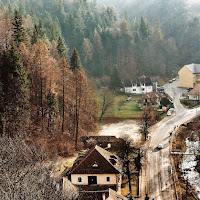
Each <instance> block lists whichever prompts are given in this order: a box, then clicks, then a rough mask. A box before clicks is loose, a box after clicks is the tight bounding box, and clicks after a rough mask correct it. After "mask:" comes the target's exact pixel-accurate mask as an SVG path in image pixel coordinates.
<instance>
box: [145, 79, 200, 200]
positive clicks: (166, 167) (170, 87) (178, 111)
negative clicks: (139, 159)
mask: <svg viewBox="0 0 200 200" xmlns="http://www.w3.org/2000/svg"><path fill="white" fill-rule="evenodd" d="M164 88H165V92H166V93H168V95H170V96H171V98H172V99H173V101H174V107H175V113H173V115H172V116H168V118H169V119H168V120H167V121H166V119H165V120H164V121H163V122H162V121H161V122H160V123H159V127H158V128H157V129H156V130H154V131H153V133H151V141H150V145H149V150H148V152H147V156H148V162H147V172H146V174H147V193H148V195H149V197H150V199H154V200H174V199H176V196H175V190H174V184H173V180H172V173H171V163H170V155H169V147H170V143H169V140H171V137H170V135H169V133H170V132H172V131H173V133H174V132H175V131H176V129H177V128H175V126H180V125H181V124H183V123H184V122H186V121H188V120H190V119H192V118H193V117H195V115H196V114H198V112H200V110H199V109H192V110H187V109H185V108H184V107H183V106H182V105H181V104H180V101H179V98H180V96H181V95H182V93H184V92H185V91H186V90H182V89H181V88H178V80H176V81H174V82H173V83H167V84H166V85H165V87H164ZM158 144H162V145H163V149H160V150H159V149H157V145H158Z"/></svg>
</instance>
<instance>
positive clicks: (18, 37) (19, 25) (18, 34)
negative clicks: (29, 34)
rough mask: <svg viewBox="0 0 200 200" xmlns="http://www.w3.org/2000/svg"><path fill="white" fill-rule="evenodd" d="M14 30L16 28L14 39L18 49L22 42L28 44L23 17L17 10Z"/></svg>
mask: <svg viewBox="0 0 200 200" xmlns="http://www.w3.org/2000/svg"><path fill="white" fill-rule="evenodd" d="M13 28H14V34H13V37H14V41H15V42H16V45H17V47H19V45H20V43H21V42H24V43H25V44H26V32H25V29H24V27H23V21H22V17H21V15H20V14H19V12H18V11H17V10H15V17H14V21H13Z"/></svg>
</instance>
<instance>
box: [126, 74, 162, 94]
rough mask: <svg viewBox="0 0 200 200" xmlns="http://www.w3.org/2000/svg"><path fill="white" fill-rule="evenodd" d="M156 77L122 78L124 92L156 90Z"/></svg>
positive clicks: (141, 92)
mask: <svg viewBox="0 0 200 200" xmlns="http://www.w3.org/2000/svg"><path fill="white" fill-rule="evenodd" d="M157 82H158V81H157V78H156V77H150V76H144V75H143V76H141V77H139V78H136V79H134V80H131V79H126V80H124V89H125V94H146V93H150V92H153V91H154V92H156V91H157V87H158V83H157Z"/></svg>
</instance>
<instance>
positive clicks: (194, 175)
mask: <svg viewBox="0 0 200 200" xmlns="http://www.w3.org/2000/svg"><path fill="white" fill-rule="evenodd" d="M186 147H187V149H186V152H185V153H189V154H197V153H199V142H198V141H197V142H192V141H189V140H188V139H186ZM196 165H197V161H196V156H195V155H185V156H183V160H182V164H181V170H182V172H183V177H184V179H185V180H186V179H188V181H189V183H190V184H191V185H193V186H194V187H195V188H196V191H197V193H198V197H199V198H200V181H199V180H200V174H199V173H198V172H197V171H195V167H196Z"/></svg>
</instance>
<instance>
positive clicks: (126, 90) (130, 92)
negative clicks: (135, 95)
mask: <svg viewBox="0 0 200 200" xmlns="http://www.w3.org/2000/svg"><path fill="white" fill-rule="evenodd" d="M132 91H133V90H132V87H125V93H126V94H132Z"/></svg>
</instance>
